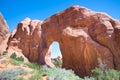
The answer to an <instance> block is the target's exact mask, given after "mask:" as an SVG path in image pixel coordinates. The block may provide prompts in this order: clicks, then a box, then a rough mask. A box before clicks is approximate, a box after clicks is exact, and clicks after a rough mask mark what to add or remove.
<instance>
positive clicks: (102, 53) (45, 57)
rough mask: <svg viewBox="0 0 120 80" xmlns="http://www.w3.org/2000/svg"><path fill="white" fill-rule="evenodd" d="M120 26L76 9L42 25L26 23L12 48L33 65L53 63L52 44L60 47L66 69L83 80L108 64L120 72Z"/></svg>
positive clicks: (12, 41)
mask: <svg viewBox="0 0 120 80" xmlns="http://www.w3.org/2000/svg"><path fill="white" fill-rule="evenodd" d="M119 36H120V22H119V21H117V20H115V19H113V18H111V17H110V16H108V15H107V14H105V13H97V12H93V11H91V10H89V9H86V8H84V7H80V6H72V7H70V8H68V9H66V10H64V11H62V12H60V13H57V14H55V15H53V16H51V17H50V18H48V19H46V20H45V21H44V22H43V23H42V27H41V22H40V21H34V20H33V21H31V20H30V19H25V20H24V21H22V22H21V23H19V24H18V27H17V29H16V31H14V32H13V34H12V35H11V37H10V39H9V42H8V44H9V48H12V49H14V50H17V51H20V52H21V53H23V54H24V55H25V56H26V57H28V59H29V60H30V61H33V62H38V63H41V64H47V65H49V66H52V67H53V64H52V63H51V59H50V54H51V48H50V46H51V44H52V42H54V41H57V42H58V43H59V44H60V50H61V53H62V59H63V65H62V67H64V68H66V69H73V70H74V71H75V73H76V74H77V75H79V76H81V77H83V76H87V75H90V73H91V70H92V69H94V68H95V67H98V66H100V64H102V63H104V64H106V65H107V67H109V68H114V69H117V70H120V60H119V59H120V42H119V41H120V38H119Z"/></svg>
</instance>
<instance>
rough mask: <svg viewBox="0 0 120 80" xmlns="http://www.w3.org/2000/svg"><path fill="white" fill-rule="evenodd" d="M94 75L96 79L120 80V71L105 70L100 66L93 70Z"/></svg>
mask: <svg viewBox="0 0 120 80" xmlns="http://www.w3.org/2000/svg"><path fill="white" fill-rule="evenodd" d="M92 77H94V78H95V79H96V80H120V72H119V71H116V70H113V69H108V70H107V71H103V70H101V69H99V68H95V69H94V70H92Z"/></svg>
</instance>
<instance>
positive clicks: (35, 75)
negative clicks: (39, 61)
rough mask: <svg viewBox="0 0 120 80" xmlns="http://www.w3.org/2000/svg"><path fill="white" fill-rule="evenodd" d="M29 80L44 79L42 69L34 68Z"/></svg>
mask: <svg viewBox="0 0 120 80" xmlns="http://www.w3.org/2000/svg"><path fill="white" fill-rule="evenodd" d="M29 80H43V79H42V75H41V71H40V70H34V71H33V72H32V76H31V77H30V78H29Z"/></svg>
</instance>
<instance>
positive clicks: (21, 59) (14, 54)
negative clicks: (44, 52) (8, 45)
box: [10, 52, 24, 62]
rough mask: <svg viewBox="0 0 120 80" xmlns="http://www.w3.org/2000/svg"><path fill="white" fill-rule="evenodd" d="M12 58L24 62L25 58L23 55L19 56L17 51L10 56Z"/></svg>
mask: <svg viewBox="0 0 120 80" xmlns="http://www.w3.org/2000/svg"><path fill="white" fill-rule="evenodd" d="M10 58H11V59H15V60H17V61H21V62H24V58H23V57H22V56H20V57H17V55H16V53H15V52H14V53H12V55H11V56H10Z"/></svg>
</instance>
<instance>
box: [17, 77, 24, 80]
mask: <svg viewBox="0 0 120 80" xmlns="http://www.w3.org/2000/svg"><path fill="white" fill-rule="evenodd" d="M17 80H25V79H24V78H23V77H18V78H17Z"/></svg>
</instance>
